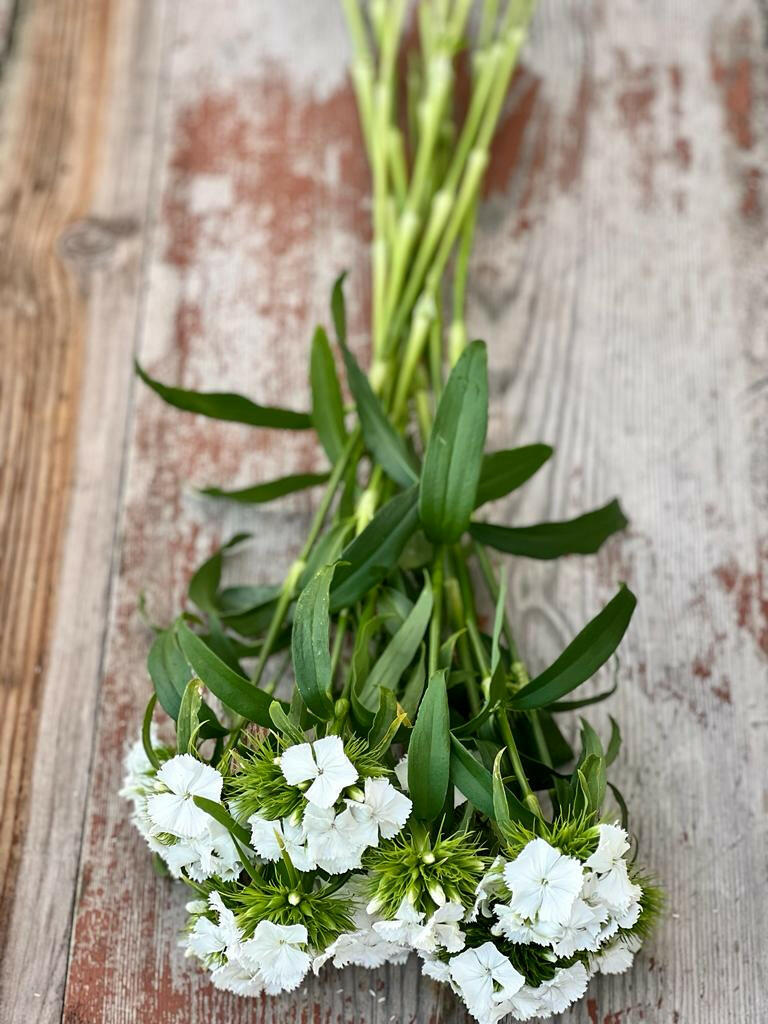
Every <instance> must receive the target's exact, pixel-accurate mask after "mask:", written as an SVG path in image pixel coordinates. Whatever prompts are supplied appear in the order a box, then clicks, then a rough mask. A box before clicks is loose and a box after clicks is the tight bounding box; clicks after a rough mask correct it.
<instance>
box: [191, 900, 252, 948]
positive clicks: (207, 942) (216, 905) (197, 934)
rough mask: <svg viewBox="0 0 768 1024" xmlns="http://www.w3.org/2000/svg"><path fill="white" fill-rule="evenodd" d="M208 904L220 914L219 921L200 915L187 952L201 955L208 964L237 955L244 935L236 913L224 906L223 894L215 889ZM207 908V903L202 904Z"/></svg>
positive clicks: (193, 929)
mask: <svg viewBox="0 0 768 1024" xmlns="http://www.w3.org/2000/svg"><path fill="white" fill-rule="evenodd" d="M208 905H209V906H210V908H211V910H213V911H214V912H215V913H216V914H217V916H218V922H214V921H211V919H210V918H208V917H204V916H200V917H198V919H197V921H195V924H194V927H193V928H192V931H191V932H190V933H189V938H188V940H187V952H188V954H189V953H193V954H194V955H195V956H197V957H199V958H200V959H201V960H202V961H203V963H205V964H206V966H211V965H212V964H216V963H218V964H219V965H221V962H222V961H223V960H224V958H225V956H226V958H231V957H235V956H237V953H238V951H239V949H240V942H241V939H242V935H241V933H240V929H239V928H238V927H237V922H236V921H235V915H234V914H233V913H232V911H231V910H229V909H228V908H227V907H225V906H224V901H223V900H222V898H221V894H220V893H218V892H216V890H215V889H214V891H213V892H212V893H211V894H210V896H209V897H208ZM202 910H203V911H205V910H206V904H205V903H203V904H202Z"/></svg>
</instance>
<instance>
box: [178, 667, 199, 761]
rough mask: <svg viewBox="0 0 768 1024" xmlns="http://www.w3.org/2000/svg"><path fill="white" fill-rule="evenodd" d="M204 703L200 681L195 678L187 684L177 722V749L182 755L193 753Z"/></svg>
mask: <svg viewBox="0 0 768 1024" xmlns="http://www.w3.org/2000/svg"><path fill="white" fill-rule="evenodd" d="M202 702H203V690H202V687H201V685H200V680H199V679H196V678H195V677H194V676H193V677H192V679H190V680H189V682H188V683H187V686H186V689H185V690H184V696H183V697H182V698H181V707H180V708H179V718H178V721H177V722H176V749H177V750H178V752H179V753H180V754H188V753H192V750H191V747H192V743H193V741H194V738H195V736H196V734H197V731H198V729H199V712H200V705H201V704H202Z"/></svg>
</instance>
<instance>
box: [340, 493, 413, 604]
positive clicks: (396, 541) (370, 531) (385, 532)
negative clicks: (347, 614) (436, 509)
mask: <svg viewBox="0 0 768 1024" xmlns="http://www.w3.org/2000/svg"><path fill="white" fill-rule="evenodd" d="M417 498H418V490H417V488H416V487H411V488H410V489H409V490H407V491H403V492H402V493H401V494H396V495H395V497H394V498H391V499H390V500H389V501H388V502H387V504H386V505H384V506H383V507H382V508H381V509H379V511H378V512H377V513H376V515H375V516H374V517H373V519H372V520H371V522H370V523H369V524H368V526H366V528H365V529H364V530H363V532H362V533H361V534H360V536H359V537H356V538H355V539H354V540H353V541H352V543H351V544H349V545H348V546H347V547H346V548H345V549H344V551H343V552H342V555H341V558H342V560H343V561H344V562H346V563H348V564H347V565H341V566H339V569H338V570H337V572H336V575H335V577H334V580H333V586H332V587H331V611H338V610H339V609H340V608H345V607H348V606H349V605H351V604H354V603H355V601H359V600H360V598H361V597H363V595H365V594H367V593H368V591H369V590H370V589H371V588H372V587H374V586H375V585H376V584H377V583H381V581H382V580H383V579H384V577H385V576H386V575H387V573H389V572H390V571H391V570H392V569H393V568H394V567H395V565H396V564H397V560H398V558H399V557H400V555H401V553H402V551H403V548H404V547H405V545H406V543H407V541H408V539H409V538H410V537H411V535H412V534H413V532H414V531H415V529H416V526H417V524H418V519H419V515H418V510H417V507H416V502H417Z"/></svg>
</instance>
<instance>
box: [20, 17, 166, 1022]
mask: <svg viewBox="0 0 768 1024" xmlns="http://www.w3.org/2000/svg"><path fill="white" fill-rule="evenodd" d="M16 13H17V20H16V24H15V26H14V31H13V40H14V49H13V51H12V53H11V57H10V61H9V63H8V64H7V65H6V67H5V69H4V80H3V88H4V97H3V98H4V103H3V109H4V115H5V116H4V130H3V132H2V137H3V141H4V148H3V154H2V156H3V159H2V179H0V186H1V187H2V194H3V203H2V208H3V210H4V214H5V217H4V228H5V231H4V234H5V240H6V244H5V245H4V247H3V255H2V266H3V269H2V294H3V303H2V313H1V314H0V315H2V317H3V321H4V322H3V329H2V341H0V345H2V366H3V402H2V405H1V406H0V418H2V427H0V436H1V437H2V450H3V469H2V473H3V479H2V486H1V487H0V507H1V511H0V520H2V530H3V544H2V552H1V553H0V558H2V560H3V566H2V579H3V588H2V597H1V598H0V600H2V602H3V622H4V623H5V624H6V625H7V624H9V623H10V627H9V628H8V629H3V631H2V640H0V644H1V645H2V666H3V684H4V685H3V695H4V706H3V711H4V714H3V725H2V729H3V739H2V744H1V745H0V768H1V769H2V777H3V780H4V783H3V785H4V789H3V804H2V819H3V833H2V834H3V843H2V846H1V849H2V854H3V860H2V864H1V865H0V866H1V867H2V869H3V870H2V877H3V879H4V889H3V896H2V906H3V928H2V929H0V935H2V940H3V944H4V947H5V948H4V949H3V952H2V955H1V956H0V993H1V994H0V1019H3V1020H8V1021H11V1020H13V1021H22V1020H32V1019H34V1020H35V1021H40V1022H42V1024H46V1022H48V1021H59V1020H60V1019H61V1012H62V1002H63V995H64V981H65V975H66V966H67V958H68V951H69V938H70V927H71V918H72V908H73V902H74V894H75V885H76V879H77V865H78V858H79V853H80V843H81V832H82V818H83V810H84V804H85V794H86V790H87V784H88V768H89V764H90V758H91V745H92V737H93V726H94V721H95V713H96V705H97V691H98V686H99V677H100V671H101V653H102V646H103V637H104V628H105V621H106V616H107V610H108V597H109V586H110V571H111V566H112V550H113V542H114V535H115V528H116V521H117V512H118V495H119V490H120V482H121V475H122V465H123V452H122V449H123V445H124V437H125V431H126V425H127V418H128V410H129V396H130V389H131V379H132V370H131V353H132V347H133V334H134V326H135V321H136V316H137V311H138V304H137V300H138V295H139V292H138V282H139V278H140V269H141V244H142V236H141V234H140V230H139V229H140V226H141V224H142V222H143V218H144V210H145V206H146V190H147V184H148V179H149V170H150V167H149V160H150V159H151V155H152V151H153V147H152V144H151V140H150V139H148V138H146V137H145V136H146V135H147V133H148V132H150V133H151V128H152V115H153V104H154V96H155V92H156V84H157V78H158V65H157V55H158V47H157V45H156V43H155V38H156V37H157V38H159V36H160V28H161V26H162V7H161V6H158V5H156V4H152V3H150V4H131V5H124V7H123V8H121V9H117V8H116V7H115V6H113V5H112V4H110V3H107V2H103V0H93V2H89V3H85V4H84V3H71V4H70V3H63V4H53V5H52V4H46V3H29V4H26V5H24V7H23V10H19V11H17V12H16ZM129 82H130V85H131V91H130V92H129V90H128V83H129ZM11 844H12V845H11ZM9 852H10V858H9V856H8V855H9Z"/></svg>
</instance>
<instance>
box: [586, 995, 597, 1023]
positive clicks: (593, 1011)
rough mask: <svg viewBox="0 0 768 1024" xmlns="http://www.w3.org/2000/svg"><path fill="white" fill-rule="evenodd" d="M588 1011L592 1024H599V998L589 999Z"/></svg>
mask: <svg viewBox="0 0 768 1024" xmlns="http://www.w3.org/2000/svg"><path fill="white" fill-rule="evenodd" d="M587 1013H588V1014H589V1020H590V1024H597V1000H596V999H588V1000H587Z"/></svg>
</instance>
